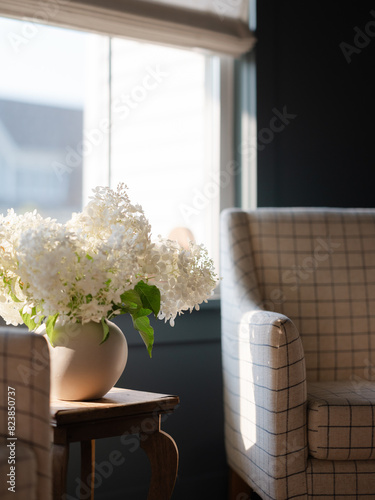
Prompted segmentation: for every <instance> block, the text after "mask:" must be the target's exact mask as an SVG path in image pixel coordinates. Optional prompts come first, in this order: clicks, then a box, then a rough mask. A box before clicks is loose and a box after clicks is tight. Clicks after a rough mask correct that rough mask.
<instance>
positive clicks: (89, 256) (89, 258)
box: [86, 253, 94, 260]
mask: <svg viewBox="0 0 375 500" xmlns="http://www.w3.org/2000/svg"><path fill="white" fill-rule="evenodd" d="M86 259H88V260H94V258H93V257H91V255H89V254H88V253H87V254H86Z"/></svg>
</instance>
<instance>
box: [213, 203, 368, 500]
mask: <svg viewBox="0 0 375 500" xmlns="http://www.w3.org/2000/svg"><path fill="white" fill-rule="evenodd" d="M221 266H222V267H221V275H222V277H223V279H222V284H221V286H222V295H221V297H222V299H221V306H222V356H223V377H224V405H225V441H226V452H227V460H228V464H229V466H230V469H231V470H232V471H233V473H234V475H235V476H237V477H238V476H239V477H240V478H241V480H242V481H244V482H245V483H246V484H247V485H249V486H251V488H252V489H253V490H254V491H255V492H256V493H258V495H260V497H261V498H262V499H275V500H276V499H277V500H287V499H312V498H319V499H333V498H338V499H341V498H342V499H369V500H370V499H374V498H375V383H374V381H375V364H374V363H375V209H374V210H372V209H368V210H365V209H361V210H360V209H273V208H272V209H258V210H255V211H252V212H244V211H241V210H237V209H231V210H227V211H225V212H223V214H222V219H221ZM232 498H233V500H234V499H236V500H240V499H241V500H242V499H244V498H245V496H241V495H239V494H238V492H237V495H235V496H232Z"/></svg>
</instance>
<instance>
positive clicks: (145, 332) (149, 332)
mask: <svg viewBox="0 0 375 500" xmlns="http://www.w3.org/2000/svg"><path fill="white" fill-rule="evenodd" d="M150 312H151V311H150ZM132 318H133V325H134V328H135V329H136V330H138V331H139V333H140V335H141V337H142V340H143V342H144V343H145V345H146V347H147V351H148V353H149V355H150V358H152V346H153V345H154V329H153V328H152V326H151V325H150V320H149V319H148V317H147V316H139V317H137V318H134V316H133V315H132Z"/></svg>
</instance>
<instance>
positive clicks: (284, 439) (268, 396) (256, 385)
mask: <svg viewBox="0 0 375 500" xmlns="http://www.w3.org/2000/svg"><path fill="white" fill-rule="evenodd" d="M222 342H223V344H222V351H223V369H224V397H225V425H226V450H227V456H228V462H229V464H230V465H231V466H232V468H233V469H234V470H236V471H237V472H240V473H241V471H242V476H243V479H245V480H246V481H247V482H248V483H249V484H250V485H251V486H252V487H253V488H254V489H255V491H257V492H258V493H259V494H260V495H261V497H262V498H263V499H265V498H272V499H278V500H281V499H283V500H284V499H285V500H286V499H291V498H301V499H302V498H307V496H306V492H307V489H306V480H305V469H306V463H307V438H306V370H305V360H304V352H303V347H302V343H301V339H300V336H299V333H298V331H297V329H296V327H295V326H294V324H293V323H292V321H291V320H290V319H289V318H287V317H286V316H283V315H281V314H278V313H274V312H267V311H262V310H252V311H249V312H244V313H242V314H241V317H239V318H238V322H237V324H235V323H234V322H233V321H230V322H225V321H224V322H223V333H222Z"/></svg>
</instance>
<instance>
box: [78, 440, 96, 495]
mask: <svg viewBox="0 0 375 500" xmlns="http://www.w3.org/2000/svg"><path fill="white" fill-rule="evenodd" d="M94 492H95V439H92V440H90V441H81V499H82V500H83V499H88V498H89V499H90V500H94Z"/></svg>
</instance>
